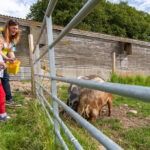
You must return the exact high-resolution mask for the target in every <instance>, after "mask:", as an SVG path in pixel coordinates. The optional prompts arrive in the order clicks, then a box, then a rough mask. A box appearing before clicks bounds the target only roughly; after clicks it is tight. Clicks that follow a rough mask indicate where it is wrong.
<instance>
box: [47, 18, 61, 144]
mask: <svg viewBox="0 0 150 150" xmlns="http://www.w3.org/2000/svg"><path fill="white" fill-rule="evenodd" d="M46 28H47V36H48V46H49V45H50V44H51V43H52V42H53V29H52V18H51V16H50V17H47V18H46ZM48 53H49V60H50V70H51V72H50V76H56V68H55V54H54V48H53V47H52V48H51V49H49V51H48ZM51 93H52V95H55V96H56V97H57V86H56V80H53V79H52V80H51ZM53 113H54V114H55V115H59V114H58V104H57V102H56V101H54V100H53ZM54 130H55V132H57V133H59V130H60V128H59V123H58V121H57V120H56V119H55V118H54ZM55 142H56V145H58V144H59V143H60V142H59V140H58V138H57V136H56V134H55Z"/></svg>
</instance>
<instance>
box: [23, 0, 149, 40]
mask: <svg viewBox="0 0 150 150" xmlns="http://www.w3.org/2000/svg"><path fill="white" fill-rule="evenodd" d="M86 1H87V0H63V1H58V2H57V5H56V7H55V9H54V12H53V15H52V16H53V22H54V24H57V25H62V26H65V25H67V24H68V23H69V21H70V20H71V19H72V18H73V17H74V16H75V14H76V13H77V12H78V11H79V10H80V9H81V8H82V6H83V5H84V4H85V2H86ZM48 3H49V0H38V2H37V3H35V4H33V5H32V6H31V7H30V11H31V12H30V13H29V14H28V15H27V17H26V18H27V19H31V20H35V21H42V20H43V17H44V14H45V11H46V8H47V6H48ZM149 22H150V15H149V14H148V13H146V12H142V11H137V10H136V9H135V8H133V7H130V6H128V3H127V2H122V1H121V2H120V4H112V3H110V2H107V1H106V0H102V1H101V3H100V4H99V5H98V6H97V7H96V8H95V9H94V10H93V11H92V12H91V13H90V14H89V15H88V16H87V17H86V18H85V19H84V20H83V21H82V22H81V23H80V24H79V25H78V26H77V27H76V28H79V29H82V30H89V31H94V32H100V33H106V34H111V35H116V36H122V37H128V38H133V39H139V40H146V41H149V35H150V24H149Z"/></svg>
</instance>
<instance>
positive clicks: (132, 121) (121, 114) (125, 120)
mask: <svg viewBox="0 0 150 150" xmlns="http://www.w3.org/2000/svg"><path fill="white" fill-rule="evenodd" d="M106 109H107V108H104V115H103V116H102V118H116V119H119V120H120V123H121V124H122V126H123V128H134V127H140V126H144V125H146V124H149V123H150V117H147V118H144V119H142V118H138V117H134V116H132V117H130V118H129V117H127V113H128V112H129V111H130V110H132V109H131V108H129V107H128V106H127V105H122V106H121V107H113V108H112V114H111V117H107V114H106V113H107V110H106Z"/></svg>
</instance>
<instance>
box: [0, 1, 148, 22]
mask: <svg viewBox="0 0 150 150" xmlns="http://www.w3.org/2000/svg"><path fill="white" fill-rule="evenodd" d="M107 1H109V2H112V3H119V1H120V0H107ZM122 1H128V4H129V5H130V6H132V7H135V8H136V9H137V10H142V11H145V12H148V13H149V14H150V0H122ZM0 2H1V3H0V14H2V15H7V16H13V17H17V18H23V19H25V18H26V15H27V14H28V13H29V12H30V6H31V5H33V4H34V3H36V2H37V0H0Z"/></svg>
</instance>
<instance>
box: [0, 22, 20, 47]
mask: <svg viewBox="0 0 150 150" xmlns="http://www.w3.org/2000/svg"><path fill="white" fill-rule="evenodd" d="M16 25H18V26H19V23H18V22H17V20H15V19H10V20H8V22H7V23H6V25H5V27H4V30H3V35H4V38H5V41H6V42H7V43H14V44H17V43H18V41H19V38H20V32H19V31H18V32H17V33H16V35H15V36H11V35H10V32H9V27H10V26H16Z"/></svg>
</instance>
